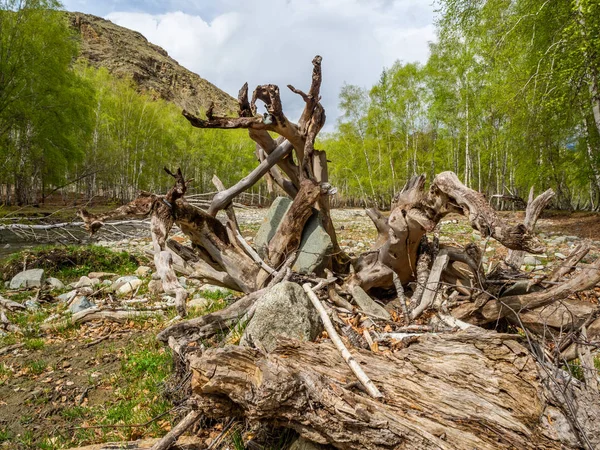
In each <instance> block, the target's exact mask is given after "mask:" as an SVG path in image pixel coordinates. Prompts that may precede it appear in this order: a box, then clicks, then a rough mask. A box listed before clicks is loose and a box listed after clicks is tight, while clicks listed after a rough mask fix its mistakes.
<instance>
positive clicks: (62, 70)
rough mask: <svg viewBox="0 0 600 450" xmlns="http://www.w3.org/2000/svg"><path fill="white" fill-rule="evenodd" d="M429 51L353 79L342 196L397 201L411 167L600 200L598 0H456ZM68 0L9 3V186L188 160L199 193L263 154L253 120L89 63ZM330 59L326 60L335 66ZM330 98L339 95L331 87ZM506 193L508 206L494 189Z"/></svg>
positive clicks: (125, 195) (331, 148)
mask: <svg viewBox="0 0 600 450" xmlns="http://www.w3.org/2000/svg"><path fill="white" fill-rule="evenodd" d="M437 6H438V15H437V17H438V18H437V22H436V27H437V41H436V42H435V43H432V44H431V56H430V58H429V60H428V61H427V62H426V63H425V64H418V63H405V62H396V63H395V64H394V65H393V66H392V67H389V68H386V69H384V70H383V71H382V73H381V76H380V79H379V81H378V82H377V83H376V84H375V85H374V86H372V87H370V88H365V87H359V86H353V85H345V86H344V87H343V88H342V90H341V92H340V93H339V105H340V109H341V111H342V116H341V117H340V119H339V120H338V122H337V123H336V124H335V129H334V131H333V132H331V133H328V134H326V135H323V137H322V138H321V141H320V142H319V147H320V148H322V149H324V150H326V151H327V155H328V157H329V159H331V160H332V161H333V164H332V165H331V174H330V175H331V181H332V184H334V185H335V186H336V187H338V189H339V192H340V194H339V196H338V202H344V201H346V202H351V203H353V204H360V205H364V206H373V205H377V206H379V207H382V208H385V207H388V206H389V204H390V201H391V198H392V197H393V195H394V194H395V193H397V192H398V190H399V189H400V188H401V187H402V186H403V184H404V182H405V181H406V180H407V179H408V178H410V177H411V176H413V175H415V174H419V173H426V174H427V175H428V177H429V179H432V178H433V175H434V174H435V173H437V172H440V171H443V170H452V171H455V172H456V173H457V174H458V175H459V176H460V178H461V180H462V181H463V182H464V183H465V184H466V185H467V186H470V187H472V188H474V189H476V190H479V191H481V192H484V193H485V194H487V195H488V196H490V197H491V196H493V195H504V196H506V197H520V198H525V197H526V193H527V191H528V190H529V187H530V186H531V185H535V186H536V187H537V189H538V190H542V189H546V188H549V187H551V188H553V189H554V190H555V191H556V193H557V196H556V200H555V206H556V207H559V208H575V209H577V208H578V209H597V208H598V206H599V203H600V134H599V129H600V97H599V95H598V79H599V70H600V67H599V66H600V60H599V57H598V48H600V37H599V36H600V33H599V31H600V6H599V4H598V2H597V1H593V0H576V1H573V2H551V1H541V0H535V1H531V0H527V1H525V0H516V1H508V0H494V1H483V0H445V1H441V2H439V3H438V5H437ZM61 8H62V6H61V5H60V3H58V2H55V1H49V0H22V1H17V0H0V161H1V162H2V164H1V165H0V197H1V199H0V200H1V201H2V203H5V204H30V203H38V202H40V201H42V202H43V201H44V199H45V198H46V197H47V196H48V195H49V194H51V193H62V194H63V195H65V194H66V193H68V192H70V193H74V192H75V193H77V194H80V195H83V196H84V198H86V199H89V198H91V197H94V196H102V197H104V198H107V199H114V200H117V201H119V202H125V201H127V200H130V199H131V198H133V197H135V194H136V192H137V191H138V190H139V189H144V190H151V191H157V192H158V191H162V190H165V189H166V188H167V184H166V183H168V182H169V180H168V179H166V178H165V177H164V176H163V174H162V173H161V170H160V169H161V168H162V167H163V166H165V165H167V166H172V167H176V166H182V167H184V168H185V169H186V175H187V176H190V177H193V178H194V179H195V180H196V181H195V183H194V189H195V190H196V191H198V192H206V191H210V190H213V187H212V185H211V184H210V179H211V177H212V175H213V174H215V173H217V174H218V175H219V177H220V178H221V179H222V181H223V182H224V183H225V185H231V184H233V183H234V182H235V181H236V180H238V179H240V178H241V177H242V176H243V174H245V173H247V172H248V171H249V169H251V168H252V167H254V166H255V165H256V164H257V162H256V158H255V156H254V147H253V144H251V143H249V140H248V139H247V136H246V133H244V132H243V131H240V132H233V133H231V132H230V133H222V132H220V131H218V130H197V129H193V128H191V127H189V124H188V123H187V121H186V120H185V119H184V118H183V117H182V116H181V111H180V109H179V108H178V107H176V106H175V105H173V104H170V103H167V102H165V101H163V100H157V99H156V98H154V97H153V96H151V95H149V94H148V93H140V92H138V90H136V86H135V83H134V82H133V81H132V80H129V79H122V78H115V77H113V76H111V75H110V74H109V73H108V72H107V71H106V70H104V69H94V68H91V67H88V66H86V64H85V63H84V62H82V61H78V62H74V61H76V60H77V55H78V40H77V37H76V35H75V34H74V32H73V31H72V30H71V29H70V27H69V25H68V20H67V18H66V17H65V15H64V13H63V12H62V10H61ZM325 70H327V69H326V66H325ZM323 94H324V95H334V93H330V92H329V93H327V92H326V93H323ZM495 205H496V206H511V204H510V203H505V204H504V205H502V204H501V200H500V199H498V203H496V204H495Z"/></svg>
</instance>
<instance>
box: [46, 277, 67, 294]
mask: <svg viewBox="0 0 600 450" xmlns="http://www.w3.org/2000/svg"><path fill="white" fill-rule="evenodd" d="M46 284H47V285H48V286H50V287H51V288H52V289H56V290H59V291H60V290H61V289H64V288H65V285H64V284H63V282H62V281H60V280H59V279H58V278H54V277H50V278H46Z"/></svg>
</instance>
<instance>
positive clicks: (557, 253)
mask: <svg viewBox="0 0 600 450" xmlns="http://www.w3.org/2000/svg"><path fill="white" fill-rule="evenodd" d="M554 256H555V257H557V258H558V259H567V255H563V254H562V253H560V252H556V253H555V254H554Z"/></svg>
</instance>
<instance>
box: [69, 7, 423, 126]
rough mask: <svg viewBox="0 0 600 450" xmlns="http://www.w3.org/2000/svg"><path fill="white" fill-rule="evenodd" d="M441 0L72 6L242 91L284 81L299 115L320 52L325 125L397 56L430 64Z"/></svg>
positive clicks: (288, 103)
mask: <svg viewBox="0 0 600 450" xmlns="http://www.w3.org/2000/svg"><path fill="white" fill-rule="evenodd" d="M432 2H433V0H166V1H159V0H146V1H143V0H63V4H64V7H65V9H67V10H69V11H79V12H84V13H89V14H94V15H97V16H101V17H104V18H106V19H108V20H111V21H112V22H114V23H116V24H117V25H121V26H124V27H127V28H130V29H132V30H135V31H138V32H140V33H142V34H143V35H144V36H145V37H146V39H148V40H149V41H150V42H152V43H154V44H156V45H159V46H160V47H162V48H164V49H165V50H166V51H167V52H168V53H169V55H170V56H171V57H172V58H174V59H175V60H177V61H178V62H179V63H180V64H181V65H183V66H184V67H186V68H187V69H189V70H191V71H193V72H196V73H197V74H199V75H200V76H201V77H202V78H205V79H207V80H208V81H210V82H211V83H213V84H215V85H216V86H218V87H219V88H221V89H222V90H224V91H225V92H227V93H229V94H230V95H232V96H233V97H237V92H238V90H239V88H240V87H241V86H242V85H243V84H244V83H245V82H246V81H247V82H248V85H249V86H250V89H251V90H252V89H253V88H254V87H255V86H257V85H259V84H267V83H273V84H277V85H279V87H280V91H281V97H282V102H283V106H284V112H285V113H286V115H287V116H288V118H289V119H290V120H297V118H298V117H299V115H300V112H301V111H302V107H303V101H302V99H301V98H300V97H299V96H297V95H295V94H293V93H291V92H290V91H289V90H288V89H287V88H285V86H287V85H288V84H292V85H294V86H295V87H296V88H298V89H302V90H304V91H306V90H308V87H309V85H310V77H311V70H312V65H311V61H312V58H313V57H314V56H315V55H317V54H318V55H321V56H322V57H323V63H322V70H323V84H322V87H321V95H322V101H321V102H322V104H323V106H324V107H325V111H326V114H327V123H326V126H325V131H331V130H332V129H333V127H334V126H335V123H336V120H337V119H338V117H339V116H340V111H339V109H338V95H339V92H340V89H341V88H342V86H343V85H344V83H347V84H354V85H358V86H361V87H365V88H370V87H371V86H372V85H373V84H375V83H376V82H377V80H378V79H379V76H380V75H381V72H382V70H383V69H384V68H386V67H390V66H391V65H392V64H393V63H394V62H395V61H396V60H400V61H403V62H414V61H419V62H421V63H424V62H426V60H427V58H428V56H429V42H432V41H434V40H435V29H434V25H433V21H434V6H433V4H432Z"/></svg>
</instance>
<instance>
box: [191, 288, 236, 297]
mask: <svg viewBox="0 0 600 450" xmlns="http://www.w3.org/2000/svg"><path fill="white" fill-rule="evenodd" d="M199 294H200V296H201V297H202V298H206V299H208V300H222V299H224V298H226V297H229V296H230V295H233V293H232V292H231V291H230V290H229V289H215V290H206V291H203V290H202V288H200V292H199Z"/></svg>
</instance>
